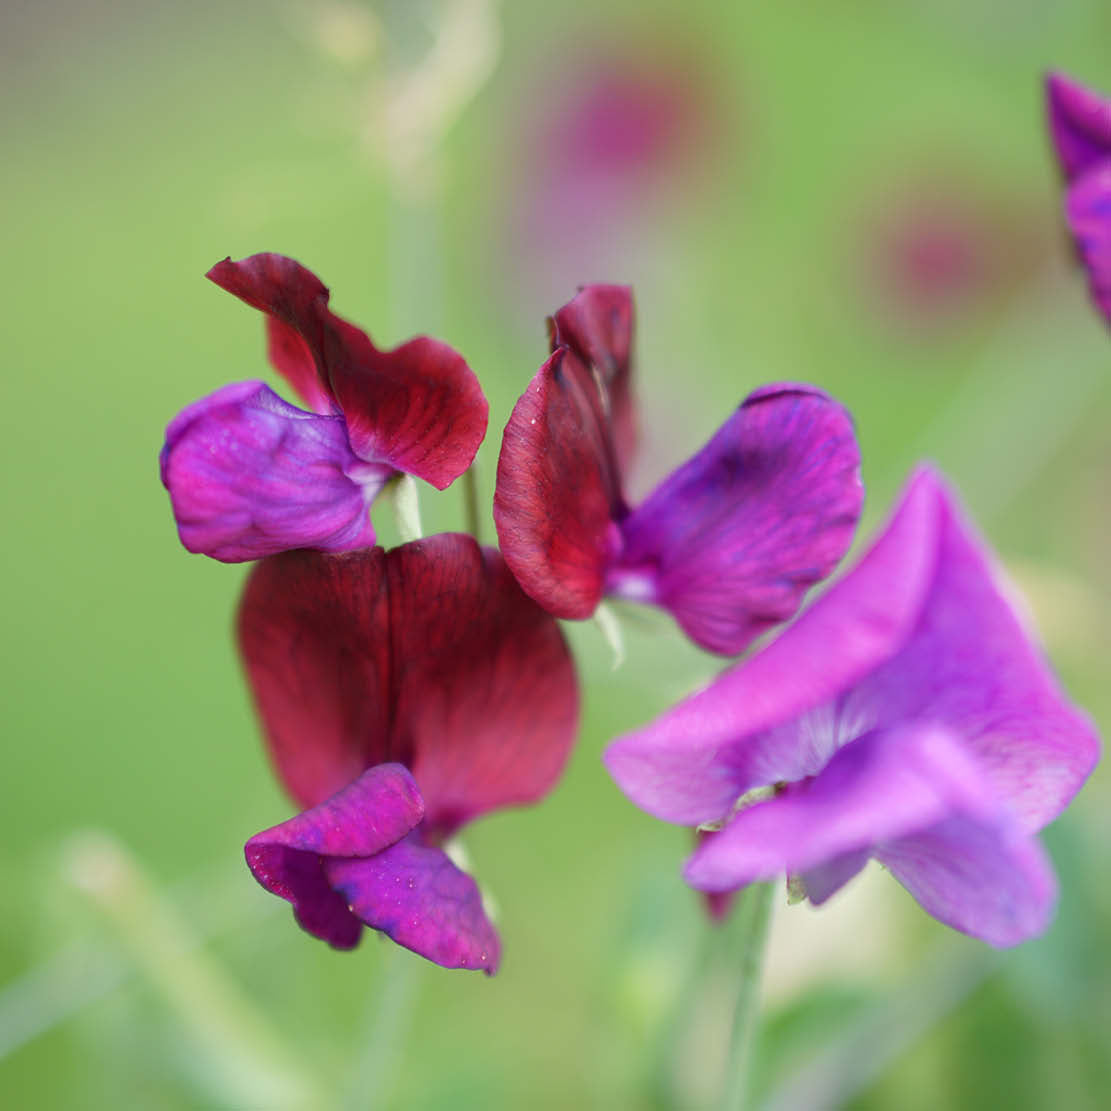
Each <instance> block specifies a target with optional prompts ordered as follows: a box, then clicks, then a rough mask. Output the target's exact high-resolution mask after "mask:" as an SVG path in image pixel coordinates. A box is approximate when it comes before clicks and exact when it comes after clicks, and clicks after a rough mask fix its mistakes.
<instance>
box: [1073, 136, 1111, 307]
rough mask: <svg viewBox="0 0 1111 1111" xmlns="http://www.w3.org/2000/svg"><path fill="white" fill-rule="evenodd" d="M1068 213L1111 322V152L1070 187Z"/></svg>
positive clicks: (1094, 297)
mask: <svg viewBox="0 0 1111 1111" xmlns="http://www.w3.org/2000/svg"><path fill="white" fill-rule="evenodd" d="M1065 216H1066V219H1067V221H1068V225H1069V228H1070V229H1071V230H1072V234H1073V237H1074V238H1075V240H1076V248H1077V251H1078V252H1079V254H1080V258H1081V260H1082V261H1083V263H1084V269H1085V270H1086V271H1087V273H1088V285H1089V288H1090V290H1091V294H1092V300H1093V301H1094V302H1095V303H1096V307H1097V308H1098V309H1099V311H1100V312H1101V313H1103V315H1104V317H1105V318H1106V319H1107V320H1108V321H1109V322H1111V154H1109V155H1108V158H1107V161H1106V163H1105V164H1104V165H1102V166H1099V167H1098V168H1096V169H1094V170H1092V171H1091V172H1090V173H1088V174H1086V175H1085V176H1084V177H1082V178H1081V179H1080V180H1079V181H1078V182H1077V183H1076V184H1075V185H1073V186H1072V188H1071V189H1069V191H1068V196H1067V198H1066V200H1065Z"/></svg>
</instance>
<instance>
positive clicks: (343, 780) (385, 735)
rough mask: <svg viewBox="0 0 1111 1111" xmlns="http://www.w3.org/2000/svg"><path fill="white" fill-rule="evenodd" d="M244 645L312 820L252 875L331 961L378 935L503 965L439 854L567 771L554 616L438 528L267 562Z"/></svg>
mask: <svg viewBox="0 0 1111 1111" xmlns="http://www.w3.org/2000/svg"><path fill="white" fill-rule="evenodd" d="M239 642H240V648H241V650H242V655H243V659H244V663H245V666H246V672H247V677H248V681H249V683H250V686H251V691H252V694H253V696H254V701H255V705H256V708H257V710H258V713H259V717H260V719H261V722H262V726H263V731H264V733H265V736H266V741H267V743H268V745H269V750H270V756H271V759H272V761H273V764H274V767H275V769H276V771H277V774H278V776H279V778H280V779H281V781H282V783H283V784H284V785H285V787H286V789H287V790H288V791H289V793H290V795H292V797H293V798H294V799H295V800H296V801H297V803H299V804H300V805H301V806H302V807H304V808H305V810H304V812H303V813H301V814H299V815H298V816H296V817H294V818H291V819H290V820H289V821H286V822H283V823H282V824H280V825H278V826H275V827H274V828H272V829H268V830H266V831H264V832H262V833H259V834H257V835H256V836H254V837H252V838H251V839H250V840H249V841H248V842H247V845H246V857H247V863H248V865H249V866H250V868H251V871H252V872H253V873H254V875H255V878H256V879H257V880H258V881H259V883H261V884H262V886H263V887H265V888H266V889H267V890H269V891H272V892H273V893H274V894H276V895H279V896H281V897H282V898H284V899H287V900H288V901H289V902H291V903H292V904H293V908H294V914H295V917H296V919H297V921H298V923H299V924H300V925H301V926H302V927H303V928H304V929H305V930H306V931H308V932H309V933H310V934H313V935H315V936H316V937H319V938H322V939H323V940H325V941H327V942H328V943H329V944H330V945H332V946H334V947H335V948H337V949H350V948H352V947H353V946H355V945H356V944H357V943H358V941H359V938H360V935H361V934H362V931H363V927H364V926H370V927H371V928H373V929H375V930H380V931H382V932H383V933H385V934H387V935H388V936H389V937H391V938H392V939H393V940H394V941H396V942H397V943H398V944H399V945H403V946H405V947H406V948H407V949H411V950H413V951H414V952H416V953H419V954H421V955H422V956H424V957H427V958H428V959H429V960H431V961H434V962H435V963H437V964H440V965H443V966H445V967H448V968H471V969H483V970H484V971H486V972H487V973H489V974H492V973H493V972H494V971H496V969H497V966H498V960H499V954H500V944H499V940H498V935H497V933H496V932H495V930H494V927H493V926H492V925H491V924H490V921H489V919H488V918H487V916H486V914H485V912H484V910H483V907H482V899H481V896H480V893H479V890H478V887H477V885H476V884H475V882H474V880H473V879H471V877H470V876H468V875H467V874H465V873H464V872H462V871H461V870H460V869H459V868H458V867H456V865H455V864H454V863H453V862H452V860H451V859H450V857H449V856H448V854H447V853H446V852H445V851H444V849H443V847H442V846H443V843H444V841H445V839H447V838H449V837H450V836H452V835H453V834H454V833H455V832H456V831H457V830H458V829H459V828H460V827H461V826H462V825H464V824H465V823H467V822H469V821H471V820H472V819H473V818H476V817H478V816H479V815H480V814H484V813H486V812H487V811H489V810H493V809H496V808H499V807H503V806H511V805H518V804H523V803H531V802H535V801H537V800H538V799H540V798H541V797H542V796H544V795H545V794H546V793H547V792H548V791H549V790H550V789H551V788H552V786H553V785H554V783H555V781H556V779H557V778H558V777H559V774H560V772H561V770H562V768H563V765H564V763H565V761H566V759H567V756H568V753H569V751H570V748H571V744H572V742H573V740H574V735H575V729H576V725H577V720H578V688H577V684H576V680H575V674H574V668H573V665H572V663H571V658H570V655H569V653H568V650H567V646H566V643H565V642H564V640H563V636H562V634H561V633H560V630H559V626H558V624H557V622H556V621H555V620H554V619H553V618H552V617H551V616H550V615H548V614H546V613H545V612H544V611H543V610H542V609H540V607H539V606H537V605H536V604H535V603H534V602H532V601H531V600H530V599H529V598H528V597H526V596H525V595H524V594H523V593H522V592H521V589H520V588H519V587H518V585H517V583H516V582H515V580H514V579H513V576H512V575H511V574H510V573H509V571H508V569H507V568H506V566H505V564H504V562H503V561H502V560H501V558H500V557H499V555H498V554H497V552H496V551H494V550H492V549H487V550H485V551H484V550H482V549H480V548H479V547H478V545H477V544H476V543H475V542H474V540H473V539H472V538H471V537H469V536H463V535H458V534H443V535H439V536H433V537H430V538H428V539H426V540H418V541H414V542H413V543H409V544H405V545H402V546H401V547H399V548H394V549H392V550H390V551H383V550H382V549H381V548H374V549H372V550H369V551H361V552H353V553H348V554H345V555H326V554H322V553H319V552H313V551H307V550H302V551H293V552H287V553H284V554H281V555H276V556H272V557H270V558H269V559H266V560H263V561H262V562H260V563H259V564H258V565H257V566H256V567H255V568H254V569H253V570H252V572H251V575H250V577H249V579H248V581H247V587H246V590H245V593H244V596H243V602H242V606H241V608H240V611H239Z"/></svg>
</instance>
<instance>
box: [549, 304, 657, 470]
mask: <svg viewBox="0 0 1111 1111" xmlns="http://www.w3.org/2000/svg"><path fill="white" fill-rule="evenodd" d="M635 326H636V322H635V313H634V310H633V291H632V289H631V288H630V287H629V286H626V285H586V286H583V287H582V288H581V289H580V290H579V292H578V294H577V295H576V296H575V297H573V298H572V299H571V300H570V301H569V302H568V303H567V304H566V305H564V306H563V308H561V309H560V310H559V311H558V312H556V313H555V315H554V316H553V317H552V318H551V321H550V331H551V341H552V350H553V351H556V350H558V348H559V347H561V346H566V347H569V348H570V349H571V350H572V351H573V352H574V353H575V354H576V355H577V356H578V357H579V360H580V361H581V362H582V363H583V364H584V365H585V366H586V367H587V368H588V369H590V370H592V371H596V372H597V374H598V376H599V378H600V379H601V381H602V384H603V385H604V387H605V391H606V407H607V415H608V417H609V423H610V429H611V433H612V436H613V444H614V450H615V453H616V457H617V464H618V467H619V468H620V469H621V471H622V473H624V471H625V470H626V469H627V468H628V467H629V465H630V463H631V462H632V457H633V455H634V453H635V451H636V439H637V427H636V410H635V406H634V403H633V383H632V375H633V337H634V334H635V331H634V330H635Z"/></svg>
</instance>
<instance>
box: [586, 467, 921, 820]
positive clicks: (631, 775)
mask: <svg viewBox="0 0 1111 1111" xmlns="http://www.w3.org/2000/svg"><path fill="white" fill-rule="evenodd" d="M937 519H938V507H937V503H936V499H935V497H934V495H933V491H932V487H931V485H930V483H929V481H928V479H927V477H926V476H924V475H919V476H918V477H917V478H916V479H915V480H914V481H913V482H912V483H911V484H910V487H909V488H908V490H907V492H906V493H905V494H904V496H903V499H902V501H901V503H900V505H899V507H898V509H897V510H896V512H895V514H894V516H893V517H892V519H891V521H890V523H889V524H888V525H887V527H886V529H885V530H884V532H883V534H882V535H881V536H880V537H879V539H878V540H876V541H875V543H874V544H873V545H872V547H871V549H870V550H869V551H868V553H867V554H866V555H865V556H864V557H863V559H861V560H860V562H859V563H858V564H857V565H856V567H855V568H854V569H853V570H852V571H851V572H850V573H849V574H847V575H845V577H844V578H842V579H841V580H840V581H839V582H837V583H835V584H834V585H833V586H832V587H831V588H830V589H829V590H828V591H826V593H825V594H824V595H823V596H822V597H821V598H819V599H818V601H816V602H815V603H814V604H813V605H811V606H810V608H809V609H808V610H807V611H806V612H805V613H804V614H803V615H802V616H801V617H800V618H799V619H798V621H796V622H795V624H794V625H792V626H791V627H790V628H789V629H788V630H787V631H786V632H784V633H782V634H781V635H780V636H779V637H777V638H776V639H775V640H774V641H772V642H771V644H769V645H767V647H765V648H763V649H762V650H761V651H760V652H758V653H757V654H756V655H755V656H753V657H752V658H751V659H749V660H746V661H744V662H743V663H740V664H737V665H735V666H733V667H732V668H730V669H728V670H727V671H725V672H723V673H722V674H721V675H720V676H719V677H718V678H717V679H716V680H715V681H714V682H713V683H711V684H710V685H709V686H708V687H706V688H705V689H703V690H701V691H699V692H698V693H696V694H694V695H692V696H691V697H690V698H687V699H685V700H684V701H683V702H680V703H679V704H678V705H677V706H675V707H674V708H673V709H671V710H669V711H668V712H667V713H665V714H663V715H662V716H661V717H659V718H657V719H656V721H655V722H653V723H652V724H651V725H648V726H645V727H644V728H643V729H639V730H637V731H636V732H633V733H628V734H626V735H625V736H624V737H620V738H618V739H617V740H616V741H614V742H613V744H611V745H610V746H609V748H608V749H607V750H606V754H605V762H606V766H607V767H608V769H609V771H610V774H611V775H612V776H613V777H614V779H615V780H616V781H617V784H618V786H619V787H620V788H621V790H622V791H624V792H625V794H626V795H628V796H629V798H630V799H632V801H633V802H635V803H636V804H637V806H639V807H641V808H642V809H644V810H647V811H648V812H649V813H651V814H655V815H656V816H657V817H659V818H663V819H664V820H665V821H671V822H679V823H681V824H683V825H698V824H700V823H702V822H708V821H715V820H717V819H719V818H721V817H723V816H724V815H726V814H728V813H729V811H730V809H731V808H732V806H733V803H734V801H735V800H736V799H737V798H739V797H740V796H741V795H742V794H744V792H745V791H748V790H750V789H751V788H753V787H758V786H765V785H768V784H772V783H777V782H779V781H781V780H782V781H793V780H797V779H801V778H803V777H805V776H807V775H813V774H815V773H816V772H818V771H820V770H821V768H822V767H824V765H825V763H826V762H827V760H828V759H829V756H830V755H831V753H832V751H833V749H832V746H830V745H829V744H828V743H826V742H825V740H824V739H823V738H821V737H811V738H804V737H798V736H796V735H794V734H792V735H791V736H787V737H783V736H780V735H779V734H772V733H771V732H770V731H771V730H772V727H774V726H777V725H781V724H782V723H790V722H792V721H793V719H795V718H796V717H798V716H799V715H801V714H803V713H804V712H805V711H807V710H808V709H810V708H812V707H814V706H820V705H822V704H823V703H826V702H827V701H829V700H830V699H832V698H834V697H835V696H836V695H837V694H838V693H839V692H840V691H842V690H844V689H846V688H848V687H850V686H851V685H852V684H853V683H855V682H857V681H858V680H859V679H861V678H862V677H863V676H865V675H867V674H868V673H869V672H870V671H872V670H873V669H874V668H875V667H876V666H877V665H878V664H879V663H881V662H882V661H883V660H885V659H887V658H888V657H889V656H891V655H892V654H894V653H895V652H896V651H897V650H898V648H899V646H900V645H901V643H902V642H903V640H904V639H905V637H906V636H907V634H908V632H909V631H910V629H911V628H913V625H914V623H915V621H916V620H917V618H918V615H919V612H920V609H921V605H922V600H923V598H924V596H925V593H926V590H927V589H928V587H929V582H930V578H931V576H932V574H933V568H934V561H935V558H936V553H935V547H936V545H935V544H934V542H933V536H934V534H935V532H936V529H937Z"/></svg>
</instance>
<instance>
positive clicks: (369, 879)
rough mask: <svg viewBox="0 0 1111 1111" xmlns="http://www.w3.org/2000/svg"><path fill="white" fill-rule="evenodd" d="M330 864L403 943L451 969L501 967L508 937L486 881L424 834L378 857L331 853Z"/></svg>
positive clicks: (331, 876) (343, 891)
mask: <svg viewBox="0 0 1111 1111" xmlns="http://www.w3.org/2000/svg"><path fill="white" fill-rule="evenodd" d="M324 871H325V873H326V874H327V877H328V882H329V884H331V885H332V887H333V888H334V889H335V890H336V891H337V892H338V893H339V896H340V897H342V899H343V901H344V903H345V904H346V905H348V906H350V908H351V910H352V912H353V913H354V914H356V915H358V917H359V918H360V919H361V920H362V921H363V922H365V923H366V924H367V925H368V926H373V927H374V929H376V930H381V931H382V932H383V933H384V934H386V935H387V936H389V937H390V938H392V939H393V940H394V941H396V942H397V944H398V945H404V946H405V948H406V949H412V950H413V952H414V953H419V954H420V955H421V956H422V957H427V958H428V959H429V960H430V961H435V962H436V964H439V965H442V966H443V967H444V968H470V969H482V970H483V971H485V972H486V973H487V975H491V976H492V975H493V974H494V973H495V972H496V971H497V968H498V963H499V961H500V959H501V944H500V942H499V940H498V935H497V932H496V931H495V930H494V927H493V926H492V925H491V924H490V920H489V919H488V918H487V917H486V913H485V911H484V910H483V909H482V896H481V894H480V892H479V890H478V885H477V884H476V883H475V881H474V880H473V879H471V877H470V876H468V875H467V874H466V873H465V872H461V871H460V870H459V869H458V868H456V867H455V865H454V864H453V863H452V862H451V860H450V859H448V856H447V854H446V853H445V852H444V851H443V850H442V849H437V848H434V847H432V846H430V845H426V844H423V843H422V842H421V840H420V837H419V834H414V835H413V836H412V837H408V838H406V839H405V840H403V841H399V842H398V843H397V844H396V845H393V846H392V847H391V848H388V849H386V850H384V851H383V852H380V853H378V854H377V855H376V856H372V857H368V858H364V859H358V860H342V859H336V858H333V859H330V860H327V861H326V862H325V864H324Z"/></svg>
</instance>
